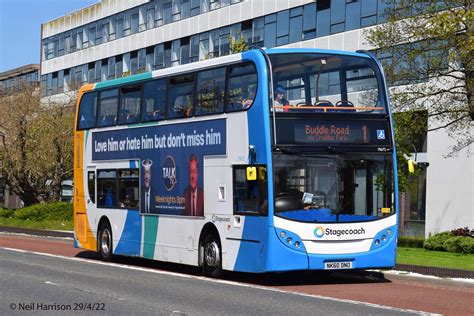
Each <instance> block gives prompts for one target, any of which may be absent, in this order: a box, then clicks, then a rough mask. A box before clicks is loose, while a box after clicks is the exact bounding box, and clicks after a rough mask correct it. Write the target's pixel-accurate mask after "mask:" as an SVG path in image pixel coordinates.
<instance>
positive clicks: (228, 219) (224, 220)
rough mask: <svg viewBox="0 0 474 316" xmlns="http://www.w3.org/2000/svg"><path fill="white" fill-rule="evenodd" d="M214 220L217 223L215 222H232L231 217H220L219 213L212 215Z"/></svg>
mask: <svg viewBox="0 0 474 316" xmlns="http://www.w3.org/2000/svg"><path fill="white" fill-rule="evenodd" d="M212 222H213V223H215V222H227V223H230V218H228V217H220V216H217V215H212Z"/></svg>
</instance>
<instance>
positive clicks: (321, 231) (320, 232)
mask: <svg viewBox="0 0 474 316" xmlns="http://www.w3.org/2000/svg"><path fill="white" fill-rule="evenodd" d="M314 236H316V237H318V238H321V237H323V236H324V228H323V227H321V226H318V227H316V228H315V229H314Z"/></svg>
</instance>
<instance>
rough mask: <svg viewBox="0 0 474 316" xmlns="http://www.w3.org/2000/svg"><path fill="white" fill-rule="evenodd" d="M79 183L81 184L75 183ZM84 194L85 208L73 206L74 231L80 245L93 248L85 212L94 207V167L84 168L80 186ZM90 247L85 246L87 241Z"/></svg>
mask: <svg viewBox="0 0 474 316" xmlns="http://www.w3.org/2000/svg"><path fill="white" fill-rule="evenodd" d="M76 185H81V184H76ZM81 190H82V192H83V193H84V196H83V197H81V199H84V202H85V208H75V210H74V212H75V214H74V217H75V218H74V231H75V233H76V238H77V240H78V241H79V242H80V243H81V245H82V247H84V248H86V249H91V250H95V248H94V246H95V240H91V239H90V236H91V235H90V231H89V229H91V227H89V224H88V219H87V213H88V212H90V210H91V209H93V208H95V200H96V172H95V167H87V168H86V177H85V183H83V184H82V188H81ZM91 242H92V244H91V245H90V246H91V247H87V244H88V243H91Z"/></svg>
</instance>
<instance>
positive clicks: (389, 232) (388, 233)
mask: <svg viewBox="0 0 474 316" xmlns="http://www.w3.org/2000/svg"><path fill="white" fill-rule="evenodd" d="M387 235H389V236H391V235H392V230H391V229H390V228H389V229H387Z"/></svg>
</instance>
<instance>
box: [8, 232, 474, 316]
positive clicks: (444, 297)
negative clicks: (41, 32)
mask: <svg viewBox="0 0 474 316" xmlns="http://www.w3.org/2000/svg"><path fill="white" fill-rule="evenodd" d="M0 248H14V249H22V250H27V251H31V252H40V253H48V254H54V255H60V256H66V257H82V258H88V259H92V260H98V259H97V258H96V256H95V254H94V253H92V252H87V251H83V250H81V249H75V248H74V247H73V245H72V239H64V238H46V237H33V236H24V235H17V234H0ZM116 262H118V263H120V264H124V265H130V266H140V267H145V268H151V269H160V270H165V271H166V270H168V271H173V272H178V273H185V274H198V273H199V271H196V269H195V268H190V267H186V266H180V265H170V264H162V263H156V262H154V261H151V260H145V259H137V258H134V259H131V258H118V259H117V260H116ZM227 280H229V281H236V282H240V283H245V284H252V285H256V286H265V287H272V288H276V289H279V290H282V291H291V292H298V293H305V294H309V295H317V296H324V297H332V298H335V299H343V300H352V301H360V302H366V303H372V304H379V305H384V306H391V307H395V308H400V309H410V310H416V311H424V312H428V313H438V314H445V315H473V314H474V280H464V281H456V280H450V279H441V278H434V277H433V278H429V277H423V276H420V277H409V276H400V275H394V274H391V273H381V272H366V271H350V272H325V271H322V272H311V273H302V272H292V273H284V274H264V275H254V274H241V273H232V274H230V275H229V276H228V277H227Z"/></svg>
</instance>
